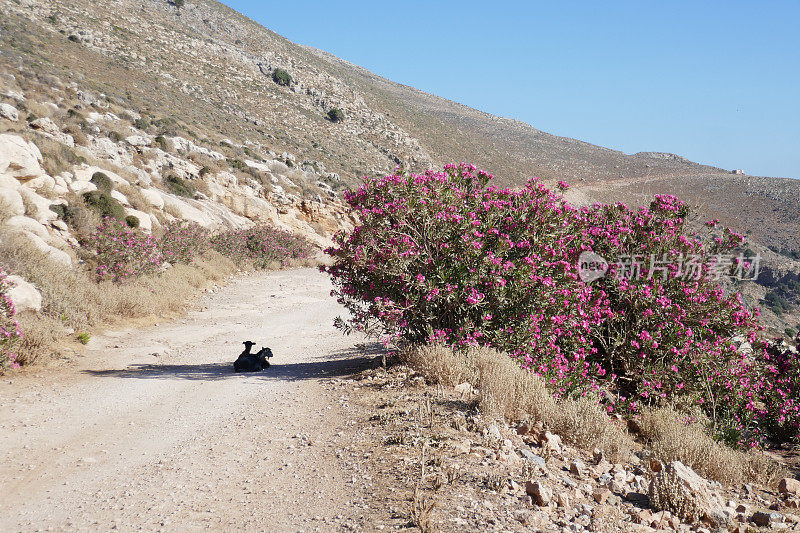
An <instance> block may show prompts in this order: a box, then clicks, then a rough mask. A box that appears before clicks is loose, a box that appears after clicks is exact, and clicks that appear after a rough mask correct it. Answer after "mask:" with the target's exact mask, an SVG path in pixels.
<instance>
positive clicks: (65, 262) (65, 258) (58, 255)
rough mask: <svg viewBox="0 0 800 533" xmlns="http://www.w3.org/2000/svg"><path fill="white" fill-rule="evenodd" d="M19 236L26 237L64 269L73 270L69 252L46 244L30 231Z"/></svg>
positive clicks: (21, 232)
mask: <svg viewBox="0 0 800 533" xmlns="http://www.w3.org/2000/svg"><path fill="white" fill-rule="evenodd" d="M6 224H8V222H6ZM19 234H20V235H22V236H23V237H25V238H26V239H27V240H28V242H30V243H31V244H32V245H33V246H34V247H35V248H37V249H39V250H40V251H41V252H42V253H45V254H47V255H48V256H50V259H52V260H53V261H54V262H56V263H58V264H60V265H62V266H64V267H67V268H72V258H70V256H69V254H68V253H67V252H65V251H63V250H59V249H58V248H55V247H53V246H50V245H49V244H47V243H46V242H45V240H44V239H42V238H41V237H39V236H38V235H36V234H34V233H31V232H30V231H24V230H23V231H20V232H19Z"/></svg>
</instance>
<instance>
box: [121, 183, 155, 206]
mask: <svg viewBox="0 0 800 533" xmlns="http://www.w3.org/2000/svg"><path fill="white" fill-rule="evenodd" d="M117 190H118V191H119V192H121V193H122V194H124V195H125V198H127V199H128V201H129V202H130V203H131V205H132V206H133V208H134V209H138V210H139V211H142V212H144V213H149V212H150V210H151V209H152V206H151V205H150V203H149V202H148V201H147V200H145V199H144V196H142V190H141V189H140V188H139V187H134V186H132V185H118V186H117Z"/></svg>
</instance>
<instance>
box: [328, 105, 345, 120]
mask: <svg viewBox="0 0 800 533" xmlns="http://www.w3.org/2000/svg"><path fill="white" fill-rule="evenodd" d="M328 118H329V119H330V121H331V122H344V111H342V110H341V109H339V108H338V107H334V108H333V109H331V110H330V111H328Z"/></svg>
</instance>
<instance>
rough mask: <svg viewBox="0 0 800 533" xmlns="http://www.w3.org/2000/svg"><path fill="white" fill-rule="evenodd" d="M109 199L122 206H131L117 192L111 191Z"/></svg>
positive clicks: (126, 199) (124, 197) (123, 196)
mask: <svg viewBox="0 0 800 533" xmlns="http://www.w3.org/2000/svg"><path fill="white" fill-rule="evenodd" d="M111 197H112V198H113V199H115V200H116V201H118V202H119V203H121V204H123V205H131V203H130V202H129V201H128V197H127V196H125V195H124V194H122V193H121V192H119V191H111Z"/></svg>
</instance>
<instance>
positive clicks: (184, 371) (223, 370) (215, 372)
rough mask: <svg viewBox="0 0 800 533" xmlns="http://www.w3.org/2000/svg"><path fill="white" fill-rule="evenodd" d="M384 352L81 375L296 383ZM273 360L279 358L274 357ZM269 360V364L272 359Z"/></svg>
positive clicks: (358, 350) (334, 373) (346, 370)
mask: <svg viewBox="0 0 800 533" xmlns="http://www.w3.org/2000/svg"><path fill="white" fill-rule="evenodd" d="M384 352H385V350H384V348H383V347H382V346H381V345H380V344H378V343H374V344H368V345H366V346H362V347H354V348H349V349H347V350H341V351H339V352H335V353H333V354H331V355H329V356H325V357H320V358H319V361H310V362H305V363H286V364H282V363H280V362H273V363H272V366H270V367H269V368H267V369H266V370H262V371H261V372H245V373H236V372H234V371H233V361H230V362H224V363H202V364H195V365H193V364H173V365H159V364H142V365H131V366H129V367H127V368H122V369H111V370H84V371H83V373H84V374H89V375H91V376H98V377H114V378H136V379H188V380H198V381H214V380H221V379H242V378H258V379H264V380H271V381H278V380H280V381H299V380H304V379H319V378H330V377H339V376H348V375H351V374H354V373H356V372H360V371H362V370H365V369H367V368H374V367H376V366H378V365H380V356H381V354H383V353H384ZM275 359H279V358H278V357H276V358H275ZM275 359H273V361H274V360H275Z"/></svg>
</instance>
